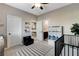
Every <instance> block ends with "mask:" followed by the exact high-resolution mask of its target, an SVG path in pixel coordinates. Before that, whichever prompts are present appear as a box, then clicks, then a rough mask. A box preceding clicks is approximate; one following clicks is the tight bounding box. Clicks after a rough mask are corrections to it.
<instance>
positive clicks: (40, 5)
mask: <svg viewBox="0 0 79 59" xmlns="http://www.w3.org/2000/svg"><path fill="white" fill-rule="evenodd" d="M46 4H48V3H34V4H33V6H32V8H31V9H34V8H40V9H41V10H43V9H44V8H43V7H44V5H46Z"/></svg>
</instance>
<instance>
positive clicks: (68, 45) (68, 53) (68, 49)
mask: <svg viewBox="0 0 79 59" xmlns="http://www.w3.org/2000/svg"><path fill="white" fill-rule="evenodd" d="M68 56H69V45H68Z"/></svg>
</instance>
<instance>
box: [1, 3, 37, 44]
mask: <svg viewBox="0 0 79 59" xmlns="http://www.w3.org/2000/svg"><path fill="white" fill-rule="evenodd" d="M7 15H13V16H18V17H21V18H22V27H23V28H22V36H23V35H24V34H25V33H24V25H23V24H24V22H25V21H31V20H36V16H35V15H32V14H30V13H27V12H24V11H22V10H19V9H16V8H13V7H10V6H7V5H5V4H3V3H0V25H2V26H0V34H3V35H4V36H5V45H7V40H6V37H7V36H6V35H7V25H6V24H7ZM27 35H28V34H27Z"/></svg>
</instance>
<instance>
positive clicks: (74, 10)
mask: <svg viewBox="0 0 79 59" xmlns="http://www.w3.org/2000/svg"><path fill="white" fill-rule="evenodd" d="M39 17H40V18H42V20H44V19H45V17H46V19H47V20H48V21H49V25H53V26H56V25H58V26H64V34H72V33H71V31H70V28H71V26H72V24H73V23H79V4H71V5H69V6H66V7H63V8H60V9H58V10H55V11H52V12H49V13H46V14H43V15H41V16H39Z"/></svg>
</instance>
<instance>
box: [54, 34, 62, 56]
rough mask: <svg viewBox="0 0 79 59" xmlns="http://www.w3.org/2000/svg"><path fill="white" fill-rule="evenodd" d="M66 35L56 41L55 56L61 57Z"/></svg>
mask: <svg viewBox="0 0 79 59" xmlns="http://www.w3.org/2000/svg"><path fill="white" fill-rule="evenodd" d="M63 43H64V35H63V36H61V37H60V38H59V39H57V40H56V41H55V56H59V55H60V54H61V52H62V49H63V46H64V45H63Z"/></svg>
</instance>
